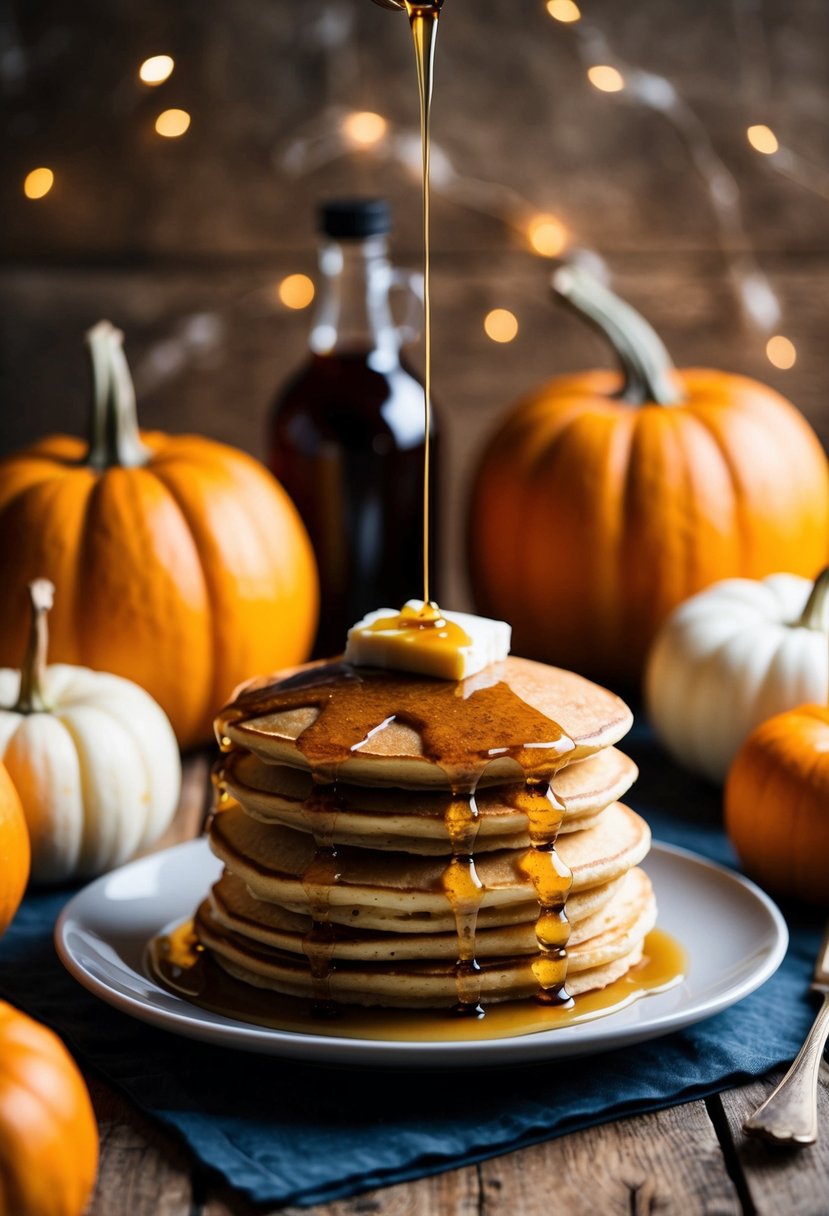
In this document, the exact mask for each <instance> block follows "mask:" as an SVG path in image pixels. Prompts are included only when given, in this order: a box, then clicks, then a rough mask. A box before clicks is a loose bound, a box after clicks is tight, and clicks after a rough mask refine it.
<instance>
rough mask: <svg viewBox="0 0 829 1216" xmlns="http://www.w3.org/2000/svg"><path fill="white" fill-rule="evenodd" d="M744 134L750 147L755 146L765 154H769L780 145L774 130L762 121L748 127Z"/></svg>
mask: <svg viewBox="0 0 829 1216" xmlns="http://www.w3.org/2000/svg"><path fill="white" fill-rule="evenodd" d="M746 135H747V136H748V142H749V143H750V144H751V146H752V148H755V149H756V150H757V151H758V152H764V153H765V154H766V156H771V154H772V152H776V151H777V149H778V148H779V147H780V144H779V143H778V142H777V136H776V135H775V133H774V131H772V129H771V127H767V126H765V125H764V124H763V123H758V124H757V126H755V127H749V128H748V130H747V131H746Z"/></svg>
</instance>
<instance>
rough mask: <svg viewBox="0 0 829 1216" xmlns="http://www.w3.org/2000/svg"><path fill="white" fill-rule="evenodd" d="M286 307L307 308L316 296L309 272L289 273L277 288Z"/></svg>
mask: <svg viewBox="0 0 829 1216" xmlns="http://www.w3.org/2000/svg"><path fill="white" fill-rule="evenodd" d="M277 294H278V295H279V299H280V301H281V303H282V304H284V305H285V307H286V308H307V307H308V305H309V304H310V303H311V301H312V300H313V298H314V284H313V282H312V280H311V279H309V278H308V275H307V274H289V275H287V276H286V277H285V278H284V279H283V280H282V282H281V283H280V284H279V287H278V288H277Z"/></svg>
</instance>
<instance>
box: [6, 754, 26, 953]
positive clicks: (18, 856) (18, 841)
mask: <svg viewBox="0 0 829 1216" xmlns="http://www.w3.org/2000/svg"><path fill="white" fill-rule="evenodd" d="M30 864H31V849H30V847H29V833H28V831H27V829H26V818H25V816H24V814H23V807H22V805H21V802H20V798H19V796H18V793H17V790H16V789H15V788H14V784H13V782H12V779H11V777H10V776H9V774H8V772H7V771H6V766H5V765H4V764H0V936H2V935H3V934H4V933H5V932H6V930H7V929H8V927H9V925H10V924H11V923H12V920H13V919H14V914H15V912H16V911H17V909H18V908H19V906H20V901H21V899H22V898H23V892H24V891H25V890H26V883H27V882H28V881H29V866H30Z"/></svg>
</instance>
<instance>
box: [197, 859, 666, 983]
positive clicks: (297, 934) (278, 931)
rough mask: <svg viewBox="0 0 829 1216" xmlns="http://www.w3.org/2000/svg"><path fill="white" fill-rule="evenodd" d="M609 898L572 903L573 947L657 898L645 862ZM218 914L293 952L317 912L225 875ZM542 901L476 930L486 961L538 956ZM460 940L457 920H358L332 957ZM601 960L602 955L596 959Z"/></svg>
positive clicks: (406, 953) (214, 894)
mask: <svg viewBox="0 0 829 1216" xmlns="http://www.w3.org/2000/svg"><path fill="white" fill-rule="evenodd" d="M604 890H605V892H606V901H605V902H603V903H602V904H601V906H600V907H598V908H596V907H595V906H592V903H591V901H590V900H582V901H579V900H578V897H577V896H576V897H574V898H573V900H572V901H568V904H567V919H568V922H569V924H570V936H569V938H568V943H567V946H568V950H570V949H572V948H573V947H574V946H577V945H579V944H581V943H583V942H587V941H589V940H590V939H600V938H601V937H602V936H603V935H605V934H607V933H609V932H614V933H615V932H617V931H619V930H621V929H622V928H623V927H624V926H625V925H626V924H629V923H631V922H633V921H634V920H635V919H636V917H637V908H638V909H639V911H644V909H645V908H646V906H647V904H648V903H649V901H650V900H651V898H652V893H651V886H650V883H649V881H648V879H647V877H646V875H645V874H644V872H643V871H642V870H640V869H638V868H636V869H633V870H631V871H630V873H629V874H626V875H625V876H624V877H623V878H622V879H621V880H619V881H617V882H616V883H614V884H608V885H607V886H606V887H605V888H604ZM208 902H209V905H210V912H211V915H212V917H213V920H214V921H215V923H216V925H217V926H219V927H220V928H221V929H223V930H225V931H226V932H228V933H232V934H235V935H236V936H239V937H245V938H248V939H249V940H250V941H251V942H253V943H256V942H259V943H261V944H262V945H265V946H270V947H272V948H273V949H276V950H281V951H284V952H287V953H290V954H299V955H302V954H304V952H305V951H304V947H305V942H306V941H307V939H308V935H309V934H310V933H311V932H312V929H313V921H312V920H311V917H310V916H303V915H301V914H299V913H296V912H289V911H288V910H287V909H285V908H280V907H279V906H278V905H277V904H269V903H265V902H264V901H262V900H258V899H256V898H255V896H253V895H251V893H250V891H249V890H248V889H247V887H246V886H245V884H244V883H243V882H242V881H241V879H238V878H235V877H234V876H233V875H232V874H228V873H225V874H224V875H223V877H222V878H221V879H220V880H219V882H217V883H216V884H215V886H214V887H213V889H212V890H211V892H210V895H209V896H208ZM535 916H536V906H535V905H534V904H533V905H529V904H528V905H527V906H526V919H525V920H524V921H522V922H521V923H518V924H515V925H504V926H498V927H495V928H486V927H480V928H479V930H478V932H477V933H476V936H475V952H476V956H477V957H478V958H479V959H482V958H493V957H497V956H507V957H509V956H512V955H522V954H526V955H529V954H535V953H536V952H537V950H538V942H537V940H536V935H535ZM457 954H458V939H457V934H456V932H455V928H454V924H453V925H452V926H451V927H447V929H446V930H445V931H443V932H440V931H432V932H422V933H419V934H418V933H400V932H397V933H395V932H393V931H387V932H377V931H371V930H366V929H355V928H354V927H353V926H352V925H350V924H344V925H337V926H336V927H335V935H334V940H333V943H332V946H331V952H330V957H331V958H332V959H333V960H335V961H340V960H343V959H351V960H358V961H363V962H381V961H385V962H391V961H392V960H396V961H397V962H400V961H401V960H404V959H424V958H425V959H452V960H453V961H454V960H455V959H456V958H457ZM596 965H598V961H597V963H596Z"/></svg>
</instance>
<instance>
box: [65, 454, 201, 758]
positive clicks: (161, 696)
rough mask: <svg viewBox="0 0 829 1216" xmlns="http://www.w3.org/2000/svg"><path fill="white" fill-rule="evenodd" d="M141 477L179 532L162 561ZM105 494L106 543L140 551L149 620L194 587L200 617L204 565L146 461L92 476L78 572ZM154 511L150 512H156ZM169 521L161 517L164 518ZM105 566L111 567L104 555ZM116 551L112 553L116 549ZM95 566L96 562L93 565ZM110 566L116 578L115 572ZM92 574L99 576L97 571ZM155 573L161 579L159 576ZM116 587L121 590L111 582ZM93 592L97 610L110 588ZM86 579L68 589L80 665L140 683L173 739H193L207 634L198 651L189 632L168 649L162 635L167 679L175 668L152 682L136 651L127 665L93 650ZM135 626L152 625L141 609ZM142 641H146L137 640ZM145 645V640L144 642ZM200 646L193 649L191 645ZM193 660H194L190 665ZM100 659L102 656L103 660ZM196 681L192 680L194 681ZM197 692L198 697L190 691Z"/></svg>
mask: <svg viewBox="0 0 829 1216" xmlns="http://www.w3.org/2000/svg"><path fill="white" fill-rule="evenodd" d="M147 482H153V483H155V484H156V485H157V486H158V488H159V491H160V498H159V501H161V502H164V503H165V505H166V506H167V507H169V508H171V509H172V511H173V512H174V515H173V517H172V518H175V520H176V521H177V523H178V525H180V531H179V532H178V534H177V535H176V536H175V537H174V538H172V539H174V541H175V543H176V544H177V546H178V551H177V553H176V555H175V556H176V561H175V562H171V561H170V560H169V554H168V555H167V560H164V558H162V557H161V556H160V555H159V553H158V548H157V545H156V544H155V543H154V541H153V537H152V535H151V532H150V519H149V516H148V509H147V506H146V497H147V495H146V493H145V492H143V491H142V485H146V484H147ZM105 493H106V494H107V495H108V497H109V504H108V505H109V506H110V508H111V515H113V516H115V518H111V519H110V520H109V522H108V525H107V530H106V531H107V533H108V534H109V536H110V542H109V543H110V547H111V544H112V541H111V538H112V537H113V536H129V537H130V539H131V542H132V544H133V547H134V549H135V550H136V551H140V555H141V564H142V566H143V576H142V580H141V584H140V587H141V593H142V594H143V595H145V596H146V595H147V594H148V588H149V587H151V586H152V589H153V590H154V591H155V607H156V609H157V611H156V614H155V615H156V621H155V624H156V625H159V624H160V623H162V618H164V621H165V622H166V619H167V618H168V617H171V616H172V617H173V619H175V620H178V618H179V615H180V614H179V613H178V612H177V611H176V612H175V613H173V612H171V611H170V605H171V601H172V600H173V599H174V598H176V597H177V598H178V599H180V600H181V601H183V602H187V603H188V606H190V605H192V595H193V592H194V590H195V589H196V588H197V587H198V590H199V594H200V597H201V599H200V602H199V605H198V613H197V615H203V614H204V609H205V603H209V599H208V595H207V588H206V585H205V581H206V580H205V576H204V570H203V568H202V562H201V555H200V553H199V551H198V548H197V547H196V545H195V542H194V539H193V535H192V530H191V528H190V526H189V523H188V521H187V520H186V519H185V517H184V515H183V514H182V512H181V509H180V507H179V505H178V503H177V502H176V500H175V498H174V497H173V496H172V495H171V494H170V493H169V491H168V489H167V487H166V486H165V485H164V483H163V482H162V481H161V480H160V479H159V478H157V477H156V476H155V474H154V470H153V467H152V464H151V463H150V464H147V465H145V466H143V467H141V468H133V469H119V468H113V469H109V470H107V471H106V472H105V473H104V474H103V475H102V476H100V477H99V478H98V479H97V482H96V484H95V486H94V489H93V492H92V494H91V495H90V497H89V503H88V508H87V512H86V516H85V527H84V534H83V537H82V540H81V552H82V560H81V561H80V563H79V568H80V569H81V570H84V569H89V566H90V563H91V558H92V555H95V554H96V549H98V548H100V547H101V532H102V529H101V526H100V524H101V519H103V518H104V515H105V513H104V511H103V508H102V506H101V501H100V500H101V499H102V497H103V495H104V494H105ZM156 513H157V511H156ZM125 519H126V520H128V521H129V522H130V524H131V528H127V527H126V526H125V522H124V521H125ZM136 521H140V526H141V528H142V529H143V533H144V535H143V540H142V537H140V536H138V535H137V533H136ZM167 522H168V523H169V522H170V521H169V520H168V521H167ZM167 537H168V539H170V538H171V531H170V529H169V528H168V530H167ZM184 537H186V539H187V542H188V545H189V549H186V548H185V546H184V545H182V540H183V538H184ZM109 556H110V564H111V556H112V555H111V553H110V554H109ZM119 556H120V554H119ZM97 565H98V566H99V567H101V563H100V562H98V563H97ZM108 571H109V565H108V566H107V568H106V570H104V572H103V573H104V575H107V574H108ZM117 573H118V572H117V571H116V577H117ZM97 575H98V577H101V568H99V569H98V570H97ZM159 575H160V576H161V577H159ZM154 583H159V585H160V587H161V589H162V590H163V592H164V597H165V598H164V600H163V601H162V600H161V598H160V597H159V595H158V591H157V589H156V588H155V587H154V585H153V584H154ZM116 586H117V590H118V591H119V592H121V591H122V589H121V587H120V586H119V585H117V584H116ZM129 586H130V589H131V590H132V594H133V595H137V594H138V592H137V591H136V589H135V574H134V573H131V574H130V578H129ZM96 594H97V596H98V598H99V599H100V603H101V605H103V606H104V607H105V606H106V604H107V603H108V602H109V601H110V600H111V599H112V594H111V588H107V589H106V590H102V589H101V588H100V587H99V588H97V589H96ZM89 600H90V594H89V580H88V579H87V580H86V584H84V582H83V581H82V580H81V579H78V582H77V583H76V587H75V601H74V611H75V614H76V616H75V628H76V631H77V636H78V640H79V648H80V658H81V662H82V663H83V665H84V666H87V667H90V668H93V669H94V668H98V669H103V670H107V671H109V672H111V673H112V674H113V675H120V676H122V677H124V678H126V679H130V680H133V682H135V683H137V684H138V685H139V686H140V687H142V688H144V689H146V691H147V692H149V694H150V696H151V697H153V699H154V700H156V701H158V702H159V704H160V705H161V706H162V708H163V709H164V710H165V712H166V713H167V715H168V717H170V718H171V719H172V720H173V721H174V724H175V726H176V733H177V735H178V736H179V739H180V742H181V743H182V744H183V745H185V746H186V745H187V744H188V743H190V742H192V741H193V738H194V736H196V734H197V732H198V730H199V723H200V722H201V721H202V719H203V718H204V715H205V713H206V709H207V705H208V695H209V693H208V690H209V688H210V687H211V686H212V681H213V676H212V671H211V670H210V669H211V667H212V646H211V643H210V641H208V638H207V637H205V638H203V639H202V638H201V637H199V638H198V639H197V640H198V642H201V641H202V640H203V641H204V643H205V644H204V648H203V654H201V655H200V656H199V655H197V654H196V641H195V640H194V638H193V636H192V635H189V636H187V638H186V644H185V645H184V647H183V648H182V647H178V648H176V647H175V646H174V645H173V644H172V641H171V640H170V639H168V642H167V649H168V651H169V652H170V653H171V654H172V655H173V661H174V662H175V663H176V664H177V665H178V666H177V668H176V671H177V678H174V676H175V673H174V672H173V671H172V670H170V669H169V668H168V669H165V670H163V671H160V673H159V675H158V678H157V679H149V678H148V677H147V674H146V673H145V672H143V671H142V670H141V669H140V663H139V662H138V659H139V658H140V656H138V655H137V652H136V653H135V654H134V655H133V658H132V662H131V664H125V663H123V662H120V661H113V660H114V656H113V655H110V654H107V653H105V655H104V656H102V657H99V655H98V654H97V653H96V649H97V647H98V646H99V645H100V636H99V631H96V630H94V629H90V627H89V624H88V622H87V618H88V617H89V606H90V605H89ZM193 615H194V613H193V612H192V611H191V613H190V618H191V619H190V625H191V627H192V626H193V625H194V624H195V622H194V621H193V619H192V617H193ZM141 625H142V628H143V630H144V632H145V633H147V632H148V631H149V630H151V629H152V623H151V622H150V621H149V620H148V619H147V618H146V616H145V614H144V612H143V610H142V613H141ZM179 629H180V631H181V630H183V629H184V625H183V624H180V625H179ZM214 629H215V625H214V622H213V620H212V617H211V619H210V622H209V639H211V640H212V638H213V636H214ZM144 641H145V642H147V639H146V638H145V639H144ZM147 644H149V643H147ZM199 649H201V647H199ZM182 658H187V659H188V663H187V666H186V669H185V668H184V667H182V666H180V662H181V659H182ZM196 659H198V663H196ZM104 660H105V661H104ZM205 671H207V673H208V675H209V679H205V678H204V673H205ZM196 681H198V682H196ZM197 693H198V696H197V695H196V694H197ZM194 701H197V702H198V706H197V708H195V707H194Z"/></svg>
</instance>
